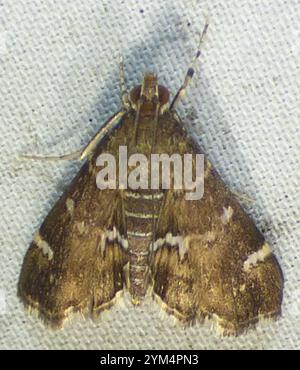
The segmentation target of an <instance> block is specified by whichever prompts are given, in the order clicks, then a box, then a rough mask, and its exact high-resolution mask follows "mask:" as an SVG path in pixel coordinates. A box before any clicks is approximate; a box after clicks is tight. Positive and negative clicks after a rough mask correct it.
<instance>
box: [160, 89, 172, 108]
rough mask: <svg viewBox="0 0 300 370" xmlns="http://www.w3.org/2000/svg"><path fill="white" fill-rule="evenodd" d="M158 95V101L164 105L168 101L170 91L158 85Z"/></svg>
mask: <svg viewBox="0 0 300 370" xmlns="http://www.w3.org/2000/svg"><path fill="white" fill-rule="evenodd" d="M158 95H159V101H160V104H161V105H165V104H167V103H168V102H169V97H170V93H169V90H168V89H167V88H166V87H164V86H162V85H159V86H158Z"/></svg>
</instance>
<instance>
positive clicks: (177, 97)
mask: <svg viewBox="0 0 300 370" xmlns="http://www.w3.org/2000/svg"><path fill="white" fill-rule="evenodd" d="M207 29H208V21H206V23H205V26H204V29H203V31H202V34H201V36H200V40H199V44H198V48H197V52H196V54H195V56H194V58H193V60H192V62H191V64H190V66H189V68H188V70H187V73H186V75H185V79H184V82H183V84H182V85H181V87H180V88H179V90H178V91H177V93H176V95H175V97H174V99H173V101H172V103H171V106H170V109H174V108H175V107H176V105H177V104H178V102H179V101H180V100H181V99H182V98H183V97H184V95H185V94H186V90H187V88H188V86H189V84H190V82H191V80H192V78H193V75H194V73H195V65H196V63H197V62H198V60H199V59H200V56H201V46H202V43H203V40H204V36H205V35H206V33H207Z"/></svg>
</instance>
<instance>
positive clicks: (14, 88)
mask: <svg viewBox="0 0 300 370" xmlns="http://www.w3.org/2000/svg"><path fill="white" fill-rule="evenodd" d="M206 16H209V17H210V27H209V30H208V36H207V38H206V41H205V45H204V47H203V56H202V59H201V60H202V62H201V66H200V67H199V68H198V70H197V73H196V75H195V78H194V80H193V82H192V84H191V86H190V88H189V91H188V95H187V97H186V98H185V100H184V104H181V105H180V107H179V112H180V114H181V116H182V118H183V119H184V120H185V122H186V123H187V125H189V127H190V128H191V130H192V131H193V132H194V133H195V134H196V135H197V137H198V140H199V143H200V144H201V145H202V146H203V148H204V149H205V151H206V153H207V155H208V157H209V158H210V160H211V161H212V162H213V164H214V166H215V167H216V169H217V170H218V171H219V173H220V174H221V176H222V178H223V179H224V181H225V182H226V183H227V184H228V185H229V187H230V188H231V189H232V190H233V191H235V192H236V193H237V194H238V195H239V196H240V199H241V202H242V203H243V206H244V207H245V208H246V209H247V211H248V212H249V213H250V214H251V215H252V217H253V218H254V219H255V221H256V224H257V226H258V227H259V228H260V229H261V230H262V232H263V233H264V235H265V237H266V239H267V241H268V242H269V243H270V244H271V245H272V248H273V250H274V252H275V254H276V256H277V258H278V260H279V262H280V264H281V267H282V270H283V273H284V278H285V287H284V300H283V306H282V309H283V313H282V317H281V318H280V319H279V320H278V321H276V322H273V321H272V322H265V323H261V324H259V325H258V327H257V328H256V329H255V330H250V331H248V332H247V333H246V334H244V335H242V336H240V337H237V338H222V337H219V336H218V334H216V332H215V331H214V330H212V328H211V326H210V325H209V324H205V325H200V324H198V325H196V326H194V327H192V328H187V329H183V328H181V327H179V326H178V325H177V324H176V323H175V322H174V321H173V320H172V319H171V318H170V317H169V316H161V315H160V309H159V307H158V306H157V305H156V304H153V303H152V302H151V300H150V299H149V300H147V301H146V302H145V303H144V305H142V306H141V307H140V308H134V307H133V306H132V305H131V304H130V303H129V302H128V299H126V300H125V304H124V305H120V306H117V307H115V308H113V309H112V310H110V311H109V312H107V313H105V314H104V315H103V316H101V318H100V319H99V321H97V322H93V321H91V320H82V319H81V318H80V316H75V317H74V318H73V320H72V321H71V322H68V323H67V324H66V325H65V327H64V329H63V330H61V331H56V332H52V331H50V330H48V329H47V328H45V327H44V325H43V323H42V322H41V321H40V320H39V319H37V318H36V317H34V316H30V315H28V314H27V313H26V312H25V310H24V307H23V305H22V304H21V303H20V302H19V300H18V299H17V297H16V285H17V281H18V276H19V272H20V268H21V264H22V260H23V257H24V254H25V252H26V250H27V248H28V246H29V243H30V241H31V239H32V237H33V235H34V233H35V231H36V229H37V228H38V227H39V225H40V223H41V222H42V220H43V218H44V217H45V216H46V214H47V213H48V211H49V210H50V209H51V207H52V206H53V204H54V202H55V200H56V199H57V198H58V197H59V195H60V194H61V193H62V191H63V189H64V188H65V187H66V186H67V184H68V183H69V181H70V180H71V179H72V178H73V177H74V175H75V173H76V172H77V170H78V169H79V167H80V164H79V163H77V162H75V163H74V162H56V163H53V162H38V161H35V162H33V161H30V160H26V161H24V160H20V159H19V158H18V156H19V154H21V153H34V154H44V155H46V154H48V155H49V154H61V153H70V152H72V151H75V150H77V149H78V148H80V147H81V146H82V145H83V144H85V143H87V142H88V140H89V139H90V138H91V137H92V135H93V134H94V133H95V132H96V131H97V130H98V128H99V127H100V126H101V125H102V124H103V123H104V122H105V120H106V119H107V118H108V117H109V116H110V115H111V114H113V113H114V112H115V111H116V110H117V109H118V107H120V93H119V80H118V55H119V54H122V55H123V57H124V59H125V63H126V75H127V83H128V85H129V86H130V87H131V86H134V85H135V84H137V83H139V82H140V81H141V78H142V76H143V74H144V72H146V71H149V70H150V71H154V72H156V73H157V74H158V75H159V78H160V82H161V83H162V84H163V85H165V86H168V88H169V89H170V91H171V92H172V94H174V93H175V92H176V89H177V88H178V87H179V86H180V84H181V82H182V80H183V77H184V74H185V72H186V69H187V67H188V64H189V62H190V60H191V58H192V56H193V55H194V52H195V49H196V45H197V42H198V37H199V33H200V32H201V31H202V28H203V26H204V23H205V17H206ZM299 60H300V4H299V1H297V0H288V1H287V0H286V1H284V0H230V1H225V0H172V1H161V0H160V1H158V0H143V1H137V0H123V1H122V0H113V1H108V0H43V1H37V0H4V1H1V2H0V97H1V110H0V130H1V132H0V137H1V166H0V171H1V180H0V197H1V224H0V242H1V248H0V277H1V278H0V333H1V334H0V348H2V349H5V348H7V349H9V348H17V349H24V348H28V349H29V348H30V349H45V348H48V349H50V348H51V349H73V348H74V349H86V348H88V349H118V348H120V349H218V348H219V349H233V348H239V349H247V348H252V349H279V348H280V349H291V348H297V347H298V348H299V346H300V274H299V271H300V257H299V256H300V211H299V209H300V208H299V207H300V200H299V185H300V181H299V180H300V164H299V163H300V103H299V96H300V67H299Z"/></svg>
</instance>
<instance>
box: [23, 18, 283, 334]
mask: <svg viewBox="0 0 300 370" xmlns="http://www.w3.org/2000/svg"><path fill="white" fill-rule="evenodd" d="M206 30H207V25H206V26H205V28H204V31H203V33H202V37H201V40H200V44H201V42H202V40H203V36H204V34H205V33H206ZM199 46H200V45H199ZM200 54H201V53H200V47H199V48H198V51H197V53H196V56H195V58H194V60H193V62H192V65H191V66H190V68H189V69H188V72H187V75H186V77H185V81H184V84H183V85H182V86H181V88H180V89H179V91H178V93H177V94H176V95H175V97H174V99H173V101H172V103H171V105H169V103H168V101H169V92H168V90H167V89H166V88H165V87H163V86H161V85H159V84H158V81H157V78H156V76H155V75H154V74H151V73H148V74H146V75H145V77H144V80H143V83H142V85H139V86H136V87H135V88H134V89H132V91H131V92H130V94H127V92H126V89H125V87H124V77H123V65H122V64H121V86H122V101H123V109H122V110H121V111H120V112H118V113H116V114H115V115H114V116H113V117H112V118H111V119H110V120H109V121H108V122H107V123H106V124H105V125H104V127H103V128H102V129H101V130H100V131H99V132H98V133H97V134H96V136H95V137H94V138H93V139H92V141H91V142H90V143H89V145H88V146H87V147H86V148H84V149H83V150H81V151H80V152H77V153H75V155H74V156H73V155H68V156H63V158H73V157H74V158H75V157H76V155H77V156H78V155H79V157H80V158H81V159H83V158H85V157H87V158H88V159H87V161H86V162H85V164H84V165H83V167H82V168H81V170H80V171H79V173H78V175H77V176H76V177H75V179H74V180H73V181H72V183H71V185H70V186H69V188H68V189H67V191H66V192H65V193H64V194H63V195H62V197H61V198H60V199H59V200H58V202H57V203H56V204H55V206H54V207H53V209H52V210H51V212H50V213H49V214H48V216H47V217H46V219H45V221H44V222H43V223H42V225H41V227H40V230H39V231H38V233H37V234H36V236H35V238H34V240H33V241H32V243H31V245H30V248H29V250H28V251H27V254H26V256H25V259H24V263H23V267H22V271H21V274H20V279H19V284H18V295H19V297H20V298H21V300H22V301H23V303H24V304H25V306H26V307H28V308H31V309H36V310H37V311H38V313H39V315H40V317H41V318H42V319H43V320H44V321H45V323H46V324H48V325H49V326H51V327H61V326H62V324H63V321H64V320H65V319H66V318H67V317H68V315H69V314H70V313H71V312H78V311H79V312H81V313H82V314H83V315H85V316H89V317H94V318H96V317H98V315H99V314H100V312H101V311H103V310H105V309H108V308H110V307H111V306H112V305H113V304H114V303H115V302H116V300H117V298H118V297H119V296H120V295H121V293H122V292H123V291H124V290H125V289H128V290H129V292H130V294H131V296H132V302H133V304H135V305H138V304H140V303H141V302H142V301H143V299H144V297H145V295H146V293H147V292H151V294H152V297H153V298H154V299H155V300H156V301H158V302H159V303H160V304H162V306H163V308H164V309H165V310H166V311H167V312H168V313H170V314H172V315H174V316H175V317H176V318H177V319H178V320H179V321H180V322H181V323H183V324H185V325H187V324H192V323H194V322H195V321H196V320H202V319H204V318H211V319H214V320H215V321H216V322H217V324H218V326H219V328H220V329H221V331H222V333H223V334H224V335H236V334H239V333H240V332H242V331H243V330H244V329H245V328H247V327H249V326H251V325H252V324H255V323H257V322H258V320H259V319H260V318H263V317H267V318H269V317H276V316H278V315H280V312H281V301H282V289H283V277H282V273H281V269H280V266H279V264H278V262H277V260H276V258H275V256H274V255H273V254H272V252H271V249H270V247H269V246H268V244H267V243H266V242H265V241H264V238H263V236H262V234H261V233H260V232H259V231H258V229H257V228H256V226H255V224H254V223H253V221H252V219H251V218H250V217H249V216H248V215H247V214H246V213H245V211H244V210H243V209H242V207H241V206H240V204H239V203H238V201H237V200H236V199H235V197H234V196H233V194H232V193H231V192H230V191H229V190H228V189H227V187H226V186H225V184H224V183H223V182H222V180H221V179H220V177H219V176H218V174H217V173H216V171H215V170H214V169H213V168H212V165H211V164H210V162H209V161H208V160H205V163H204V181H205V186H204V195H203V197H202V198H201V199H200V200H195V201H191V200H186V199H185V192H184V191H182V190H176V189H174V188H172V187H171V188H170V189H168V190H162V189H157V190H143V189H130V188H129V189H123V190H122V189H105V190H99V188H98V187H97V184H96V176H97V173H98V170H99V168H98V167H97V163H96V162H97V158H98V156H99V155H100V154H101V153H110V154H112V155H114V156H115V158H117V157H118V151H119V147H120V146H127V148H128V153H136V152H139V153H142V154H143V155H145V156H146V157H147V158H150V155H151V154H152V153H157V154H161V153H167V154H169V155H172V154H173V153H179V154H181V155H184V154H186V153H192V154H195V153H202V151H201V149H200V148H199V147H198V145H197V143H196V142H195V141H194V140H193V139H192V138H191V137H190V136H189V135H188V134H187V132H186V130H185V128H184V125H183V123H182V121H181V120H180V118H179V117H178V115H177V114H176V112H175V106H176V105H177V103H178V101H180V99H181V98H182V96H183V95H184V93H185V91H186V88H187V86H188V84H189V82H190V80H191V78H192V76H193V74H194V65H195V63H196V61H197V60H198V59H199V57H200Z"/></svg>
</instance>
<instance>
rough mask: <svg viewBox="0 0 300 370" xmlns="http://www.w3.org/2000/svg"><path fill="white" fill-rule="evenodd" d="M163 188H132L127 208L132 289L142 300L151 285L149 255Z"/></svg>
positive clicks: (136, 299)
mask: <svg viewBox="0 0 300 370" xmlns="http://www.w3.org/2000/svg"><path fill="white" fill-rule="evenodd" d="M163 195H164V194H163V192H161V191H157V192H152V191H146V190H144V191H141V190H139V191H133V190H128V191H126V192H125V196H124V208H125V217H126V227H127V238H128V245H129V290H130V293H131V295H132V301H133V303H134V304H139V303H140V302H141V301H142V300H143V298H144V296H145V294H146V292H147V289H148V281H149V258H150V252H151V245H152V241H153V237H154V235H155V227H156V222H157V220H158V217H159V212H160V207H161V203H162V199H163Z"/></svg>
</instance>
